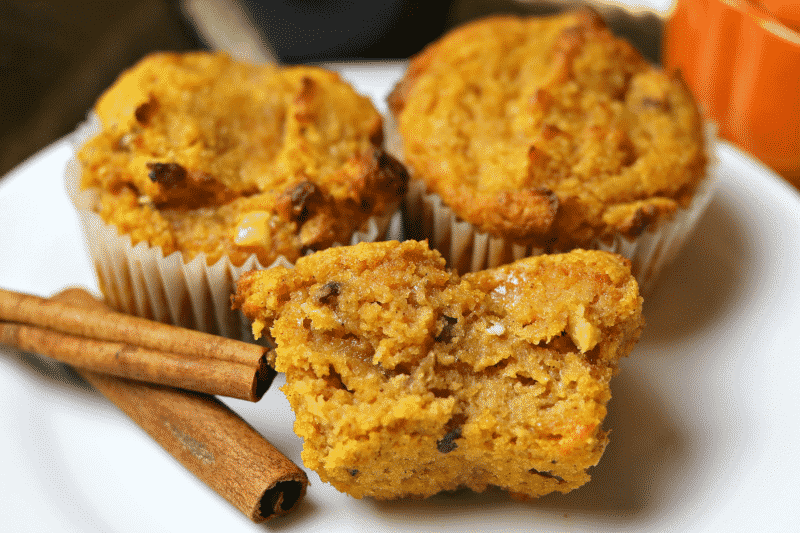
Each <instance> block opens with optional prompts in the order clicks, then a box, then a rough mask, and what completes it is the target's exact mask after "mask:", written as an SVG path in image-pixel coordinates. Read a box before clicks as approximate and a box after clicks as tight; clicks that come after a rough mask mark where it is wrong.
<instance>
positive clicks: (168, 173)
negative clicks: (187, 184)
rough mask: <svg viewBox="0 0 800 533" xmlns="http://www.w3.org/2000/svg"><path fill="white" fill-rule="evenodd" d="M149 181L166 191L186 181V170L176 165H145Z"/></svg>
mask: <svg viewBox="0 0 800 533" xmlns="http://www.w3.org/2000/svg"><path fill="white" fill-rule="evenodd" d="M147 169H148V170H149V171H150V174H149V176H150V180H151V181H153V182H154V183H158V184H160V185H162V186H163V187H166V188H167V189H171V188H173V187H176V186H178V185H180V184H181V183H183V182H184V181H186V169H185V168H183V167H182V166H181V165H179V164H178V163H147Z"/></svg>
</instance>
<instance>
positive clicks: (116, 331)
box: [0, 289, 266, 366]
mask: <svg viewBox="0 0 800 533" xmlns="http://www.w3.org/2000/svg"><path fill="white" fill-rule="evenodd" d="M78 290H79V289H78ZM0 319H2V320H4V321H7V322H18V323H21V324H30V325H33V326H39V327H42V328H47V329H51V330H54V331H59V332H61V333H67V334H70V335H78V336H81V337H88V338H93V339H104V340H107V341H114V342H124V343H127V344H132V345H136V346H141V347H143V348H151V349H154V350H160V351H164V352H172V353H182V354H186V355H191V356H193V357H205V358H208V359H219V360H221V361H231V362H233V363H242V364H246V365H251V366H257V365H258V364H260V361H261V359H262V357H263V356H264V353H265V352H266V348H264V347H263V346H259V345H257V344H251V343H248V342H244V341H239V340H235V339H228V338H225V337H220V336H218V335H212V334H210V333H203V332H200V331H195V330H192V329H188V328H181V327H179V326H173V325H170V324H163V323H161V322H156V321H153V320H148V319H146V318H140V317H136V316H133V315H127V314H125V313H120V312H117V311H113V310H111V309H109V308H108V307H104V308H102V309H97V308H89V309H86V308H81V307H78V306H76V305H74V304H72V303H70V302H69V301H67V302H64V301H59V300H57V299H54V298H51V299H47V298H40V297H38V296H32V295H30V294H23V293H19V292H14V291H8V290H4V289H0Z"/></svg>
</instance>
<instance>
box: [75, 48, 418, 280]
mask: <svg viewBox="0 0 800 533" xmlns="http://www.w3.org/2000/svg"><path fill="white" fill-rule="evenodd" d="M95 111H96V112H97V115H98V116H99V118H100V120H101V122H102V125H103V129H102V131H101V132H100V133H99V134H98V135H97V136H96V137H95V138H93V139H91V140H90V141H89V142H87V143H86V145H85V146H84V147H83V148H82V150H81V152H80V154H79V159H80V162H81V164H82V167H83V176H82V186H83V187H84V188H96V189H98V190H99V193H100V207H99V213H100V215H101V216H102V217H103V219H104V220H105V221H106V222H107V223H109V224H113V225H115V226H117V228H118V229H119V230H120V232H121V233H123V234H128V235H130V236H131V238H132V240H133V243H134V244H136V243H137V242H140V241H146V242H148V243H149V244H150V245H151V246H161V247H162V249H163V252H164V254H165V255H168V254H169V253H171V252H173V251H180V252H181V253H182V254H183V256H184V259H185V260H187V261H189V260H191V259H192V258H193V257H194V256H196V255H197V254H199V253H205V254H206V259H207V261H208V263H209V264H213V263H214V262H216V261H217V260H218V259H219V258H221V257H223V256H228V257H230V259H231V261H232V262H233V263H234V265H239V264H241V263H242V262H244V260H245V259H246V258H247V257H248V256H249V255H250V254H253V253H255V254H256V255H257V256H258V259H259V261H260V262H261V263H262V264H270V263H271V262H272V261H274V260H275V259H276V258H277V257H278V256H280V255H283V256H285V257H286V258H287V259H289V260H290V261H293V260H295V259H296V258H297V257H299V256H300V255H302V254H303V253H304V252H305V251H306V250H315V249H319V248H325V247H328V246H330V245H332V244H333V243H335V242H339V243H347V242H349V239H350V235H351V234H352V233H353V232H354V231H356V230H358V229H360V227H361V226H362V225H363V224H364V223H365V221H366V220H367V219H368V218H370V217H371V216H381V215H385V214H389V213H391V212H392V211H393V210H394V209H395V207H396V205H397V203H398V202H399V201H400V200H401V199H402V196H403V194H404V193H405V186H406V181H407V173H406V172H405V169H404V167H403V166H402V165H400V164H399V163H397V162H396V161H394V160H393V159H391V158H390V157H389V156H387V155H386V153H385V152H384V151H383V146H382V133H383V131H382V120H381V117H380V115H379V113H378V112H377V111H376V110H375V108H374V106H373V105H372V103H371V102H370V101H369V99H368V98H366V97H364V96H361V95H358V94H357V93H356V92H355V91H354V90H353V88H352V87H350V86H349V85H348V84H347V83H346V82H344V81H343V80H342V79H341V78H340V77H339V76H338V75H337V74H336V73H334V72H330V71H326V70H323V69H320V68H315V67H286V68H279V67H275V66H271V65H249V64H245V63H241V62H237V61H234V60H233V59H231V58H230V57H228V56H227V55H225V54H221V53H215V54H212V53H205V52H193V53H185V54H176V53H160V54H153V55H150V56H148V57H147V58H145V59H143V60H142V61H141V62H139V63H138V64H137V65H135V66H134V67H133V68H132V69H130V70H129V71H127V72H125V73H123V75H122V76H121V77H120V78H119V80H117V82H116V83H115V84H114V85H113V86H112V87H111V88H110V89H109V90H108V91H106V93H105V94H103V95H102V97H101V98H100V99H99V100H98V102H97V105H96V108H95ZM307 187H311V188H312V189H313V191H314V194H311V195H304V194H302V192H301V191H302V190H304V188H307ZM298 194H300V196H301V197H302V198H301V197H298V196H297V195H298ZM293 198H294V200H292V199H293ZM293 201H294V202H295V205H291V204H292V202H293ZM298 202H299V203H298Z"/></svg>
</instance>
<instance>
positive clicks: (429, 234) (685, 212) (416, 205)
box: [390, 125, 718, 294]
mask: <svg viewBox="0 0 800 533" xmlns="http://www.w3.org/2000/svg"><path fill="white" fill-rule="evenodd" d="M390 138H392V137H390ZM715 139H716V134H715V127H714V126H713V125H709V126H708V127H707V128H706V143H707V144H706V146H707V147H708V157H709V162H708V168H707V172H706V177H705V178H704V179H703V181H702V182H701V183H700V184H699V185H698V187H697V189H696V191H695V194H694V196H693V198H692V201H691V203H690V204H689V206H687V207H686V208H679V209H678V210H677V211H676V212H675V213H673V215H672V216H671V218H670V219H669V220H663V221H660V223H659V224H657V225H655V227H653V228H648V229H646V230H645V231H644V232H643V233H642V234H641V235H639V236H638V237H637V238H635V239H628V238H626V237H624V236H622V235H617V236H616V237H615V238H614V239H613V240H612V241H610V242H605V241H601V240H596V241H594V242H593V243H591V244H590V245H589V246H587V248H592V249H597V250H605V251H609V252H615V253H618V254H620V255H622V256H624V257H627V258H628V259H630V260H631V263H632V265H631V270H632V272H633V274H634V276H635V277H636V280H637V282H638V283H639V288H640V291H641V292H642V294H646V293H648V292H649V291H650V290H652V288H653V286H654V285H655V282H656V280H657V278H658V276H659V274H660V273H661V271H662V270H663V269H664V267H665V266H666V265H668V264H669V263H670V262H671V261H672V260H674V259H675V257H676V256H677V255H678V252H679V251H680V249H681V247H682V246H683V244H684V242H685V241H686V239H687V238H688V237H689V235H690V234H691V232H692V230H693V229H694V228H695V226H696V225H697V222H698V221H699V219H700V217H701V215H702V214H703V212H704V211H705V209H706V207H707V206H708V204H709V202H710V201H711V197H712V196H713V191H714V184H715V182H716V180H717V173H718V161H717V157H716V152H715V148H714V147H715V146H716V144H715ZM393 151H394V154H395V155H396V156H398V157H400V158H401V160H402V155H401V150H400V148H399V144H397V143H396V141H395V143H393ZM412 177H413V175H412ZM406 214H407V217H408V222H409V223H411V224H417V225H418V226H419V227H414V228H412V229H411V231H410V234H411V236H412V237H414V238H427V239H428V240H429V242H430V246H431V247H432V248H435V249H437V250H438V251H439V252H440V253H441V254H442V256H444V258H445V259H446V260H447V264H448V266H449V267H451V268H453V269H455V270H456V271H458V272H460V273H462V274H463V273H465V272H475V271H478V270H483V269H486V268H494V267H497V266H500V265H503V264H506V263H510V262H512V261H516V260H518V259H523V258H525V257H530V256H534V255H541V254H543V253H545V250H544V249H543V248H540V247H536V246H532V245H528V246H525V245H519V244H514V243H513V242H511V241H507V240H506V239H503V238H502V237H495V236H493V235H490V234H488V233H484V232H481V231H478V230H477V228H475V226H473V225H472V224H470V223H469V222H465V221H463V220H462V219H460V218H459V217H458V216H457V215H456V214H455V213H454V212H453V210H452V209H450V208H449V207H448V206H447V205H445V203H444V202H443V201H442V199H441V197H440V196H439V195H437V194H435V193H429V192H427V191H426V187H425V183H424V182H423V181H422V180H417V179H414V180H412V181H411V183H410V184H409V190H408V194H407V195H406ZM568 251H569V249H563V250H559V249H556V250H551V252H552V253H560V252H568Z"/></svg>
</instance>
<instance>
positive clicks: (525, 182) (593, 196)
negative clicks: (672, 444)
mask: <svg viewBox="0 0 800 533" xmlns="http://www.w3.org/2000/svg"><path fill="white" fill-rule="evenodd" d="M388 104H389V108H390V111H391V113H392V116H393V119H394V121H395V124H396V129H397V131H396V134H397V136H398V137H399V138H398V145H399V152H400V153H401V158H402V159H403V162H404V163H405V164H406V166H407V168H408V170H409V172H410V174H411V179H412V183H411V185H410V187H409V195H408V212H409V221H408V222H409V226H410V227H411V228H412V230H415V232H414V233H412V235H413V236H415V237H417V238H421V237H425V238H429V239H430V240H431V242H432V245H433V246H434V247H436V248H437V249H438V250H439V251H440V252H441V253H442V254H443V255H444V256H445V258H446V259H447V261H448V264H449V265H450V266H452V267H453V268H456V269H457V270H459V271H460V272H462V273H463V272H467V271H476V270H480V269H483V268H487V267H492V266H497V265H499V264H502V263H505V262H508V261H511V260H514V259H519V258H521V257H525V256H529V255H536V254H540V253H553V252H563V251H568V250H571V249H574V248H590V249H604V250H608V251H614V252H618V253H621V254H622V255H625V256H626V257H628V258H630V259H631V260H632V268H633V272H634V274H635V276H636V277H637V279H638V280H639V283H640V285H642V289H643V290H646V289H647V288H648V287H649V286H650V285H651V283H652V282H653V280H654V279H655V277H656V275H657V273H658V271H659V270H660V268H661V267H662V266H663V265H664V264H665V262H667V261H669V260H670V259H671V258H672V257H673V256H674V255H675V253H676V252H677V249H678V247H679V246H680V244H681V243H682V241H683V240H684V239H685V237H686V236H687V234H688V232H689V231H690V229H691V228H692V227H693V226H694V223H695V221H696V220H697V218H698V217H699V215H700V213H701V212H702V211H703V209H704V208H705V206H706V205H707V202H708V200H709V198H710V192H711V188H710V181H711V180H710V179H709V176H710V174H711V170H710V164H709V163H710V160H711V159H710V157H709V155H708V152H707V145H708V142H707V140H706V135H707V130H706V127H705V124H704V121H703V119H702V117H701V115H700V113H699V112H698V108H697V106H696V104H695V101H694V100H693V99H692V96H691V94H690V93H689V91H688V90H687V88H686V86H685V84H684V83H683V81H682V80H681V79H680V78H679V77H676V76H668V75H666V74H665V73H664V72H663V71H661V70H659V69H658V68H656V67H654V66H652V65H650V64H649V63H648V62H647V61H646V60H645V59H643V58H642V56H641V55H640V54H639V53H638V52H637V51H636V50H635V49H634V48H633V47H632V46H631V45H630V44H628V43H627V42H626V41H624V40H622V39H620V38H617V37H615V36H614V35H613V34H612V33H611V32H610V31H609V29H608V28H607V27H606V26H605V24H604V22H603V20H602V18H601V17H600V16H599V15H598V14H597V13H595V12H594V11H592V10H589V9H586V10H581V11H574V12H568V13H564V14H558V15H553V16H547V17H520V16H511V15H509V16H494V17H489V18H486V19H482V20H478V21H475V22H472V23H468V24H466V25H463V26H460V27H458V28H456V29H454V30H452V31H451V32H450V33H448V34H446V35H445V36H443V37H442V38H441V39H440V40H438V41H436V42H435V43H433V44H431V45H429V46H428V47H427V48H426V49H424V50H423V51H422V52H420V53H419V54H418V55H416V56H415V57H413V58H412V59H411V60H410V63H409V65H408V68H407V71H406V73H405V75H404V76H403V78H402V79H401V80H400V81H399V82H398V83H397V85H396V86H395V87H394V89H393V91H392V92H391V94H390V95H389V98H388Z"/></svg>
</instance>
